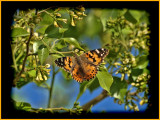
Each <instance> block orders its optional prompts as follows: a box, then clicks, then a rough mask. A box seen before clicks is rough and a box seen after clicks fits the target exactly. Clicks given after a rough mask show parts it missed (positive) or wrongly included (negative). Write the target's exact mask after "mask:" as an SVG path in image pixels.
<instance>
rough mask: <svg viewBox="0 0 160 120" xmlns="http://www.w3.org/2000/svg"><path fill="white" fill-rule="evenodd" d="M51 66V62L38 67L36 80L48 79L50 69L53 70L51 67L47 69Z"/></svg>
mask: <svg viewBox="0 0 160 120" xmlns="http://www.w3.org/2000/svg"><path fill="white" fill-rule="evenodd" d="M49 67H50V64H46V65H45V66H40V67H37V77H36V81H46V80H47V79H48V75H49V74H50V71H51V69H47V68H49Z"/></svg>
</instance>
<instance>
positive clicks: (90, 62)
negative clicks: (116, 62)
mask: <svg viewBox="0 0 160 120" xmlns="http://www.w3.org/2000/svg"><path fill="white" fill-rule="evenodd" d="M108 53H109V50H108V49H104V48H101V49H95V50H91V51H88V52H87V53H83V54H82V55H80V56H77V54H75V57H69V56H67V57H62V58H58V59H57V60H55V63H56V65H57V66H59V67H62V68H64V70H66V71H67V72H70V73H71V75H72V78H73V79H74V80H76V81H77V82H83V81H84V80H91V79H92V78H94V77H95V76H96V74H97V71H98V66H99V65H100V64H101V63H102V61H103V59H104V58H105V57H106V56H107V55H108Z"/></svg>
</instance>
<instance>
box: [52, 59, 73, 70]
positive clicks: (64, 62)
mask: <svg viewBox="0 0 160 120" xmlns="http://www.w3.org/2000/svg"><path fill="white" fill-rule="evenodd" d="M55 63H56V65H57V66H58V67H61V68H64V70H66V71H67V72H71V69H72V66H73V59H72V57H62V58H58V59H57V60H55Z"/></svg>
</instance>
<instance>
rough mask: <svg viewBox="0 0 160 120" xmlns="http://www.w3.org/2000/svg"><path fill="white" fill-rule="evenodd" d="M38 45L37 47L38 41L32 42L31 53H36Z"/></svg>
mask: <svg viewBox="0 0 160 120" xmlns="http://www.w3.org/2000/svg"><path fill="white" fill-rule="evenodd" d="M38 47H39V42H34V43H33V53H37V52H38Z"/></svg>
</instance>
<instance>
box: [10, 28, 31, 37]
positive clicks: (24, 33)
mask: <svg viewBox="0 0 160 120" xmlns="http://www.w3.org/2000/svg"><path fill="white" fill-rule="evenodd" d="M28 35H29V33H28V32H27V30H25V29H23V28H14V29H13V30H12V34H11V37H21V36H28Z"/></svg>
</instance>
